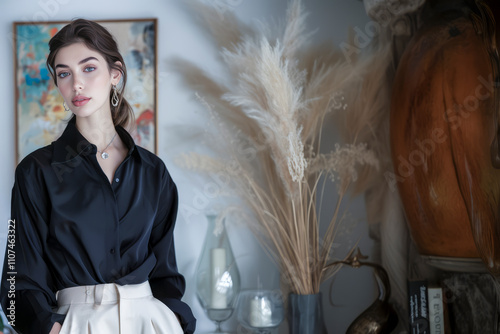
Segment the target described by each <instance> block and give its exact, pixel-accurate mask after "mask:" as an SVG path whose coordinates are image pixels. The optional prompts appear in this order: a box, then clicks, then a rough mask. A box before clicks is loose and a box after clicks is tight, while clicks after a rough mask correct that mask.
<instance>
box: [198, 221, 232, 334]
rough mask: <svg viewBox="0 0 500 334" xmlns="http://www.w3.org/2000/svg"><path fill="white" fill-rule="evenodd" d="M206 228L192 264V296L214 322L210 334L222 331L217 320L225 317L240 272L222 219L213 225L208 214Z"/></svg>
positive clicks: (229, 315) (230, 306) (229, 313)
mask: <svg viewBox="0 0 500 334" xmlns="http://www.w3.org/2000/svg"><path fill="white" fill-rule="evenodd" d="M207 220H208V229H207V233H206V236H205V241H204V244H203V249H202V252H201V255H200V258H199V260H198V264H197V266H196V296H197V297H198V300H199V301H200V304H201V306H202V307H203V309H204V310H205V312H206V314H207V316H208V318H209V319H210V320H212V321H213V322H215V324H216V330H215V332H213V333H224V332H222V330H221V322H222V321H225V320H227V319H229V317H231V315H232V314H233V311H234V308H235V306H236V300H237V297H238V293H239V291H240V274H239V271H238V266H237V265H236V261H235V258H234V253H233V250H232V249H231V244H230V242H229V238H228V235H227V231H226V227H225V226H224V224H225V220H224V221H223V222H222V223H221V224H222V225H221V226H218V225H217V224H216V216H215V215H208V216H207Z"/></svg>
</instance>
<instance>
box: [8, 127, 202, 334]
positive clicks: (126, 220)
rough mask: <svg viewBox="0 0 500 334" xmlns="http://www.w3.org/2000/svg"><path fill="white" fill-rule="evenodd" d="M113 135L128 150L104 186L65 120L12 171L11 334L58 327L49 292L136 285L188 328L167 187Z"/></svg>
mask: <svg viewBox="0 0 500 334" xmlns="http://www.w3.org/2000/svg"><path fill="white" fill-rule="evenodd" d="M116 131H117V133H118V135H119V136H120V138H121V139H122V141H123V142H124V143H125V145H126V146H127V147H128V148H129V151H128V155H127V157H126V158H125V159H124V161H123V162H122V163H121V164H120V166H119V167H118V168H117V170H116V172H115V174H114V177H113V180H112V183H110V182H109V180H108V178H107V177H106V175H105V174H104V172H103V171H102V169H101V168H100V166H99V164H98V162H97V158H96V152H97V148H96V146H95V145H93V144H91V143H89V142H88V141H87V140H86V139H85V138H84V137H83V136H82V135H81V134H80V132H79V131H78V129H77V128H76V125H75V120H74V119H72V120H71V121H70V122H69V123H68V125H67V127H66V129H65V131H64V133H63V134H62V135H61V137H60V138H59V139H58V140H56V141H55V142H53V143H52V144H51V145H48V146H46V147H43V148H41V149H39V150H37V151H35V152H33V153H31V154H30V155H28V156H27V157H26V158H25V159H23V161H21V163H20V164H19V165H18V166H17V168H16V173H15V184H14V188H13V190H12V213H11V214H12V222H11V223H10V225H11V226H10V228H9V235H13V236H12V237H11V236H9V237H8V242H7V252H6V256H5V262H4V270H3V277H2V283H1V284H2V289H1V291H0V297H1V302H2V307H3V310H4V312H5V313H6V314H7V315H9V314H10V315H11V317H9V320H12V311H11V310H12V306H11V305H15V308H14V316H15V318H14V319H15V320H14V325H15V326H14V328H15V329H16V330H17V331H18V332H20V333H37V334H38V333H49V331H50V329H51V328H52V325H53V324H54V322H56V321H58V322H61V323H62V322H63V321H64V315H59V314H56V313H54V312H53V308H55V307H56V305H57V303H56V299H55V292H56V291H57V290H60V289H64V288H68V287H73V286H78V285H93V284H101V283H117V284H121V285H124V284H137V283H142V282H144V281H146V280H149V281H150V284H151V288H152V291H153V295H154V296H155V297H156V298H157V299H159V300H161V301H162V302H163V303H165V304H166V305H167V306H168V307H169V308H170V309H171V310H172V311H173V312H174V313H176V314H177V315H178V316H179V317H180V319H181V323H182V327H183V329H184V332H185V333H193V332H194V330H195V324H196V320H195V318H194V316H193V314H192V312H191V309H190V308H189V306H188V305H187V304H185V303H183V302H182V301H181V297H182V296H183V294H184V290H185V280H184V277H183V276H182V275H181V274H180V273H179V272H178V270H177V264H176V258H175V250H174V240H173V230H174V224H175V219H176V215H177V204H178V198H177V189H176V186H175V184H174V182H173V181H172V179H171V177H170V175H169V173H168V171H167V168H166V167H165V165H164V163H163V162H162V161H161V159H160V158H158V157H157V156H156V155H154V154H152V153H150V152H148V151H147V150H145V149H143V148H141V147H139V146H136V145H135V144H134V141H133V139H132V137H131V136H130V135H129V133H128V132H127V131H126V130H124V129H123V128H121V127H116ZM13 226H14V227H13ZM10 230H13V231H10ZM9 249H10V253H9ZM9 254H10V255H9ZM13 255H14V256H13ZM9 256H10V260H9ZM9 278H10V280H9ZM12 278H13V279H12ZM12 282H14V283H15V286H14V287H13V286H12V285H11V283H12ZM13 290H15V296H13V294H12V293H9V291H10V292H12V291H13ZM12 303H14V304H12ZM9 306H10V307H11V310H9Z"/></svg>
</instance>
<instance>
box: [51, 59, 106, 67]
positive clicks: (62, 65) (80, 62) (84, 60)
mask: <svg viewBox="0 0 500 334" xmlns="http://www.w3.org/2000/svg"><path fill="white" fill-rule="evenodd" d="M90 60H97V61H99V59H97V58H96V57H87V58H85V59H82V60H80V61H79V62H78V65H80V64H83V63H86V62H88V61H90ZM58 67H65V68H67V67H69V66H68V65H64V64H57V65H56V68H58Z"/></svg>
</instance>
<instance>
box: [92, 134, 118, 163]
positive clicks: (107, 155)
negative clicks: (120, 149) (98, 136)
mask: <svg viewBox="0 0 500 334" xmlns="http://www.w3.org/2000/svg"><path fill="white" fill-rule="evenodd" d="M115 137H116V132H115V135H114V136H113V138H111V141H110V142H109V144H108V145H106V147H105V148H104V149H103V150H102V151H99V150H97V152H99V153H101V158H103V159H107V158H108V157H109V154H108V153H107V152H106V149H107V148H108V147H109V145H111V143H112V142H113V140H115Z"/></svg>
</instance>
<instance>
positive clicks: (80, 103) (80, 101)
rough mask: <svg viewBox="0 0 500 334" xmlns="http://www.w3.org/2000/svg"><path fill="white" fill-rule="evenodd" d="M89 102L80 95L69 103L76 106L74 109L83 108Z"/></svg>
mask: <svg viewBox="0 0 500 334" xmlns="http://www.w3.org/2000/svg"><path fill="white" fill-rule="evenodd" d="M89 101H90V97H85V96H81V95H78V96H76V97H75V98H74V99H73V100H71V102H72V103H73V105H74V106H76V107H81V106H84V105H86V104H87V102H89Z"/></svg>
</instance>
